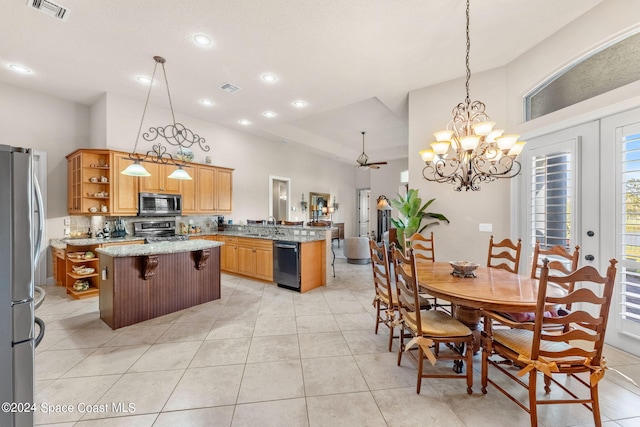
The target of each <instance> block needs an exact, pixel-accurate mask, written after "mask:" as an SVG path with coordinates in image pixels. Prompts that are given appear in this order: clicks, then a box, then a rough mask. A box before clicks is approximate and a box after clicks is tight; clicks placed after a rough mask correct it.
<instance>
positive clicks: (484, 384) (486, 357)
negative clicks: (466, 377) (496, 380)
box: [480, 348, 489, 394]
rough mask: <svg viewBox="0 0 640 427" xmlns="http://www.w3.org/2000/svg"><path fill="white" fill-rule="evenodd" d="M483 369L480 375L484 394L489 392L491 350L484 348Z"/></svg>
mask: <svg viewBox="0 0 640 427" xmlns="http://www.w3.org/2000/svg"><path fill="white" fill-rule="evenodd" d="M481 360H482V369H481V375H480V390H481V391H482V394H487V383H488V381H487V378H489V350H488V349H486V348H483V349H482V359H481Z"/></svg>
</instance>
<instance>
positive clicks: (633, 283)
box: [618, 132, 640, 329]
mask: <svg viewBox="0 0 640 427" xmlns="http://www.w3.org/2000/svg"><path fill="white" fill-rule="evenodd" d="M623 133H624V132H623ZM619 143H620V144H619V145H620V147H621V163H620V166H621V167H620V169H619V170H620V182H621V187H620V191H621V197H620V199H619V200H620V202H621V203H620V206H619V213H620V215H619V216H618V217H619V218H620V225H621V227H620V238H619V242H620V246H619V250H620V254H619V259H620V260H621V268H620V286H621V289H620V303H621V304H620V305H621V312H620V315H621V316H622V318H623V319H625V320H627V321H629V322H632V323H635V324H640V133H633V134H628V135H624V134H623V135H622V137H621V138H620V140H619ZM629 326H630V325H626V327H625V326H623V329H627V328H628V327H629ZM632 329H635V328H632Z"/></svg>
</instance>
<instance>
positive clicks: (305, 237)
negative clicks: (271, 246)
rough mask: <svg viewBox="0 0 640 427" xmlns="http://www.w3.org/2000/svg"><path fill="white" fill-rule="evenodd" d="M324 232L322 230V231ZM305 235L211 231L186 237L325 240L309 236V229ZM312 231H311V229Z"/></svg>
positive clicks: (297, 240) (317, 236) (316, 235)
mask: <svg viewBox="0 0 640 427" xmlns="http://www.w3.org/2000/svg"><path fill="white" fill-rule="evenodd" d="M323 230H324V229H323ZM305 231H306V234H289V233H287V234H275V235H274V234H272V233H269V234H266V233H265V234H260V233H247V232H244V231H211V232H204V233H198V234H189V235H188V236H190V237H191V236H193V237H196V236H230V237H246V238H249V239H262V240H282V241H287V242H315V241H317V240H325V237H322V236H319V235H318V234H314V235H309V234H308V233H309V229H306V230H305ZM311 231H313V229H311Z"/></svg>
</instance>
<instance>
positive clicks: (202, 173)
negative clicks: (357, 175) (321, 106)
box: [196, 165, 233, 213]
mask: <svg viewBox="0 0 640 427" xmlns="http://www.w3.org/2000/svg"><path fill="white" fill-rule="evenodd" d="M196 172H197V175H196V176H197V178H196V179H197V181H198V182H197V190H196V191H197V197H196V200H197V211H198V213H230V212H231V210H232V207H233V204H232V189H233V188H232V182H233V181H232V174H233V169H226V168H219V167H212V166H204V165H199V166H197V168H196Z"/></svg>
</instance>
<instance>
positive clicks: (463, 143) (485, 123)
mask: <svg viewBox="0 0 640 427" xmlns="http://www.w3.org/2000/svg"><path fill="white" fill-rule="evenodd" d="M466 18H467V27H466V30H467V55H466V66H467V80H466V90H467V97H466V98H465V100H464V102H461V103H460V104H458V105H457V106H456V107H455V108H454V109H453V112H452V113H453V119H452V120H451V121H450V122H449V123H448V124H447V128H446V129H445V130H441V131H438V132H436V133H434V136H435V137H436V141H435V142H432V143H431V144H430V145H431V149H427V150H422V151H420V155H421V156H422V160H424V162H425V164H426V166H425V167H424V169H423V170H422V176H423V177H424V178H425V179H426V180H428V181H434V182H440V183H442V182H444V183H449V184H453V185H455V186H456V187H455V190H456V191H462V189H463V188H464V189H465V190H466V191H469V190H472V191H477V190H480V186H479V184H480V183H481V182H493V181H495V180H496V179H499V178H513V177H515V176H516V175H518V173H520V169H521V165H520V163H519V162H518V161H517V160H516V157H517V156H518V154H520V153H521V152H522V149H523V147H524V145H525V144H526V143H525V142H523V141H518V138H519V136H520V135H504V130H501V129H493V127H494V125H495V123H494V122H492V121H490V119H489V116H488V115H487V114H486V113H485V104H484V103H483V102H481V101H473V102H471V99H470V97H469V79H470V78H471V68H470V67H469V52H470V48H471V42H470V39H469V0H467V10H466Z"/></svg>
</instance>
